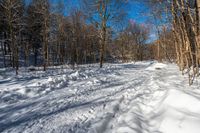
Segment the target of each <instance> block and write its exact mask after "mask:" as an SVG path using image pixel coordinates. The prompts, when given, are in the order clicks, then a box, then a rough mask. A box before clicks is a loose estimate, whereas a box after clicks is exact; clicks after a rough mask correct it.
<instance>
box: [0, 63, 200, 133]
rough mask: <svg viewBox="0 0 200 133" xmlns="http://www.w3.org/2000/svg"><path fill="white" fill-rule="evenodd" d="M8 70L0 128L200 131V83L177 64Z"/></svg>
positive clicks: (0, 84)
mask: <svg viewBox="0 0 200 133" xmlns="http://www.w3.org/2000/svg"><path fill="white" fill-rule="evenodd" d="M6 74H7V77H2V79H1V80H0V132H14V133H17V132H20V133H21V132H34V133H35V132H38V133H42V132H44V133H46V132H58V133H60V132H66V133H74V132H77V133H85V132H90V133H95V132H97V133H103V132H107V133H199V131H200V113H199V112H200V91H199V90H198V86H199V85H198V82H195V84H194V85H193V86H192V87H189V86H188V85H187V84H188V83H187V78H186V77H184V76H182V75H180V72H179V71H178V68H177V67H176V66H175V65H174V64H160V63H156V62H138V63H136V64H133V63H127V64H106V67H105V68H103V69H98V67H97V66H81V67H80V69H79V70H77V71H73V70H70V69H63V70H62V71H60V70H59V69H58V70H56V69H52V70H49V71H48V72H47V73H42V72H37V73H35V72H31V73H30V72H29V73H22V74H21V75H20V76H19V77H14V76H13V77H10V75H12V72H10V73H9V72H7V73H6ZM8 77H9V78H8Z"/></svg>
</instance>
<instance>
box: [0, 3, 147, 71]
mask: <svg viewBox="0 0 200 133" xmlns="http://www.w3.org/2000/svg"><path fill="white" fill-rule="evenodd" d="M67 4H68V3H64V2H62V1H57V2H56V3H51V2H50V1H49V0H31V1H29V3H25V1H24V0H0V52H1V53H0V54H1V61H2V66H3V67H13V68H16V74H18V69H19V67H20V66H25V67H27V66H30V65H34V66H43V68H44V70H46V68H47V66H52V65H63V64H71V65H72V66H74V65H75V64H85V63H96V62H100V67H102V65H103V62H105V61H114V60H122V61H130V60H143V59H146V58H147V57H149V56H148V55H147V53H148V50H147V49H148V46H147V45H145V44H146V42H147V40H148V36H149V29H148V28H147V26H145V25H144V24H143V25H142V24H137V23H136V22H133V21H129V20H128V19H127V12H126V4H127V2H126V1H123V0H121V1H116V0H98V1H93V0H83V1H82V2H81V3H80V4H81V5H80V6H81V7H82V8H73V10H68V11H67V10H66V8H67V7H68V6H67ZM144 51H145V52H144Z"/></svg>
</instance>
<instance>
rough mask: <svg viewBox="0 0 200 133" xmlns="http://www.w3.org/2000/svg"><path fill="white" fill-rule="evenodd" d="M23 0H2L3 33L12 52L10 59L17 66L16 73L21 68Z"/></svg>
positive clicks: (0, 12)
mask: <svg viewBox="0 0 200 133" xmlns="http://www.w3.org/2000/svg"><path fill="white" fill-rule="evenodd" d="M23 13H24V1H23V0H1V1H0V14H1V15H0V17H1V24H2V26H3V29H2V31H1V34H3V36H4V37H5V40H6V41H4V43H6V44H7V48H6V47H5V48H4V50H6V49H8V50H9V51H10V52H11V55H10V57H11V58H10V59H11V62H12V66H13V67H15V68H16V74H18V69H19V49H20V44H21V32H22V28H23Z"/></svg>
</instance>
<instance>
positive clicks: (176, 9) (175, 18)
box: [147, 0, 200, 84]
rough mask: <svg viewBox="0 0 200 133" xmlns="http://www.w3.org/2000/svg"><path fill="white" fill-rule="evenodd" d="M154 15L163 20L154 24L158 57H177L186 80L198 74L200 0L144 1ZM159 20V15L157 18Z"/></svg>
mask: <svg viewBox="0 0 200 133" xmlns="http://www.w3.org/2000/svg"><path fill="white" fill-rule="evenodd" d="M147 3H148V6H149V7H150V8H151V9H152V12H154V14H155V13H156V15H155V16H154V18H160V21H163V20H165V21H166V22H167V23H162V24H160V25H159V28H157V31H158V37H159V38H158V40H157V42H156V44H154V47H155V49H156V51H155V53H154V54H155V55H156V56H155V57H157V59H158V60H159V61H162V60H173V59H176V60H175V61H176V63H177V64H178V66H179V68H180V70H181V71H182V73H183V74H188V77H189V84H192V82H193V80H194V78H195V77H198V76H199V63H200V0H168V1H165V0H150V1H148V2H147ZM157 20H159V19H157Z"/></svg>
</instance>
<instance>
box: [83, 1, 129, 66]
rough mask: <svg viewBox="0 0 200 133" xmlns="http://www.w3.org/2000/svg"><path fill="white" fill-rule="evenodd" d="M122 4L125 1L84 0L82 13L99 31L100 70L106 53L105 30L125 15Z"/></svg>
mask: <svg viewBox="0 0 200 133" xmlns="http://www.w3.org/2000/svg"><path fill="white" fill-rule="evenodd" d="M124 3H125V1H123V0H96V1H94V0H84V3H83V4H84V8H85V10H84V11H85V12H86V14H87V16H88V17H89V18H90V20H91V22H92V23H93V24H95V25H96V26H97V27H98V29H99V44H100V49H99V52H100V56H99V58H100V68H102V66H103V61H104V55H105V51H106V50H105V47H106V43H107V42H106V38H107V29H108V27H109V24H110V23H112V22H114V23H116V22H118V21H120V20H123V17H124V16H125V14H126V13H125V11H124V10H123V7H124V6H125V5H124ZM114 23H113V24H114Z"/></svg>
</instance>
